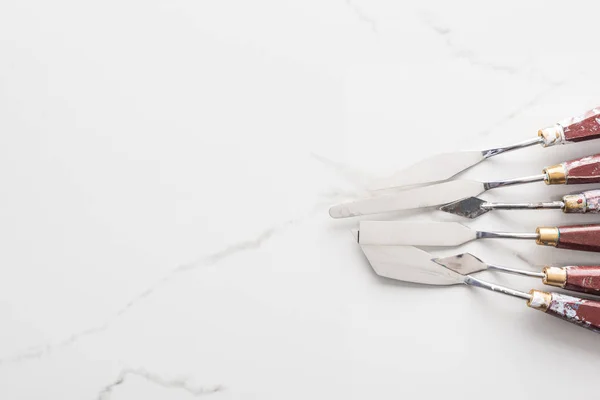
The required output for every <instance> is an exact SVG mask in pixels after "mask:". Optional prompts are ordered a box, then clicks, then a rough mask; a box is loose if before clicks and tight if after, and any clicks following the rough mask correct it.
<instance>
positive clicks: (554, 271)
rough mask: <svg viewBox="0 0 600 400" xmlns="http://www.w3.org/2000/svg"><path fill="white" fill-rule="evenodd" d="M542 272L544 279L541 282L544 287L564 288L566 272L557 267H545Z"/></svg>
mask: <svg viewBox="0 0 600 400" xmlns="http://www.w3.org/2000/svg"><path fill="white" fill-rule="evenodd" d="M542 272H543V273H544V275H545V276H544V277H543V278H542V282H544V284H546V285H551V286H557V287H560V288H563V287H565V284H566V283H567V270H566V269H564V268H559V267H545V268H544V269H543V270H542Z"/></svg>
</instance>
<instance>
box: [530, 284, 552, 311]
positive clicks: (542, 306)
mask: <svg viewBox="0 0 600 400" xmlns="http://www.w3.org/2000/svg"><path fill="white" fill-rule="evenodd" d="M529 294H530V295H531V298H530V299H529V300H527V305H528V306H529V307H531V308H535V309H536V310H540V311H544V312H546V310H548V307H550V303H551V302H552V295H551V294H550V293H547V292H542V291H541V290H535V289H532V290H531V291H530V292H529Z"/></svg>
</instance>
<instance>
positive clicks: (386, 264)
mask: <svg viewBox="0 0 600 400" xmlns="http://www.w3.org/2000/svg"><path fill="white" fill-rule="evenodd" d="M361 248H362V250H363V252H364V253H365V255H366V256H367V259H368V260H369V263H370V264H371V267H373V269H374V270H375V272H376V273H377V275H380V276H383V277H386V278H391V279H397V280H400V281H405V282H414V283H424V284H428V285H456V284H459V283H464V277H463V276H462V275H460V274H458V273H456V272H454V271H451V270H449V269H448V268H445V267H443V266H441V265H439V264H436V263H435V262H433V261H432V260H431V258H432V256H431V254H429V253H427V252H425V251H423V250H419V249H417V248H416V247H412V246H373V245H361Z"/></svg>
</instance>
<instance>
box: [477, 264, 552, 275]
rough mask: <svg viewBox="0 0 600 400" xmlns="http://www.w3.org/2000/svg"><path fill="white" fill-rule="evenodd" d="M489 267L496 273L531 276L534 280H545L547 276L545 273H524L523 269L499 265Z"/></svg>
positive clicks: (488, 265)
mask: <svg viewBox="0 0 600 400" xmlns="http://www.w3.org/2000/svg"><path fill="white" fill-rule="evenodd" d="M487 267H488V269H493V270H495V271H501V272H506V273H508V274H514V275H521V276H531V277H534V278H544V277H545V276H546V275H545V274H544V273H543V272H532V271H524V270H522V269H514V268H507V267H501V266H499V265H490V264H487Z"/></svg>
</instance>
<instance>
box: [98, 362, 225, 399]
mask: <svg viewBox="0 0 600 400" xmlns="http://www.w3.org/2000/svg"><path fill="white" fill-rule="evenodd" d="M129 376H139V377H141V378H144V379H145V380H147V381H149V382H152V383H155V384H157V385H159V386H162V387H164V388H167V389H182V390H185V391H186V392H188V393H191V394H192V395H194V396H201V395H207V394H213V393H216V392H220V391H222V390H223V389H224V387H223V386H222V385H212V386H198V385H194V384H192V383H190V382H189V381H188V379H185V378H171V379H169V378H165V377H162V376H160V375H158V374H156V373H152V372H149V371H147V370H145V369H142V368H135V369H134V368H125V369H123V370H122V371H121V372H120V373H119V375H118V376H117V378H116V379H115V380H114V381H113V382H111V383H110V384H108V385H106V386H104V388H102V390H100V393H98V397H97V399H98V400H108V399H110V397H111V395H112V392H113V389H114V388H115V387H117V386H119V385H122V384H124V383H125V382H126V381H127V378H128V377H129Z"/></svg>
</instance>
